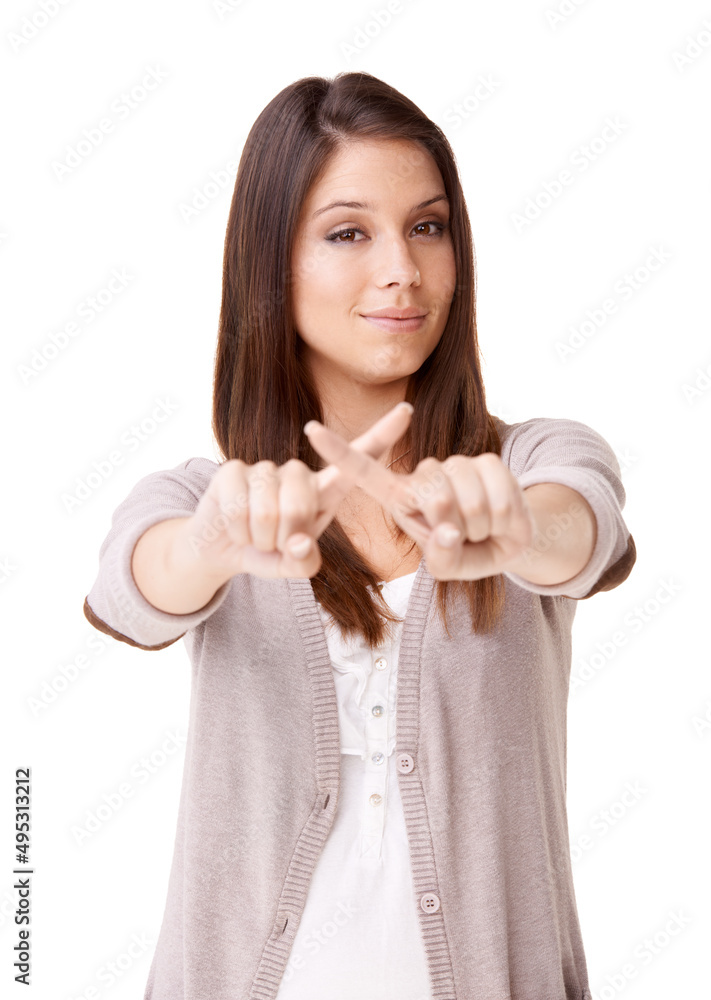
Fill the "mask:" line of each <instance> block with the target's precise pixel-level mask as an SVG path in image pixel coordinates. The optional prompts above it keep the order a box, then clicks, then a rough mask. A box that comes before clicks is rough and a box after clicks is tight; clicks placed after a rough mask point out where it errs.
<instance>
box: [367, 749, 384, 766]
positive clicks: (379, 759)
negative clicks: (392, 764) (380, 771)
mask: <svg viewBox="0 0 711 1000" xmlns="http://www.w3.org/2000/svg"><path fill="white" fill-rule="evenodd" d="M370 759H371V760H372V762H373V763H374V764H382V763H383V761H384V760H385V754H384V753H381V752H380V751H379V750H378V752H377V753H374V754H373V756H372V757H371V758H370Z"/></svg>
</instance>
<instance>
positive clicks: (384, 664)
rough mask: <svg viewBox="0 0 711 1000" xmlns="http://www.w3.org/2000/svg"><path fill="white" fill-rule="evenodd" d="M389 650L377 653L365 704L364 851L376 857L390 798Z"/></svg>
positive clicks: (378, 853) (362, 852)
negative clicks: (366, 709)
mask: <svg viewBox="0 0 711 1000" xmlns="http://www.w3.org/2000/svg"><path fill="white" fill-rule="evenodd" d="M389 654H390V649H389V647H386V648H385V649H384V650H380V651H378V653H377V655H375V656H374V659H373V670H371V672H370V675H369V677H368V684H367V687H366V695H365V704H366V705H369V706H370V707H369V709H368V711H367V715H366V720H365V743H366V751H365V767H364V782H365V784H364V789H365V803H364V817H363V826H362V836H361V854H362V855H363V856H367V857H371V858H375V859H376V860H377V859H379V858H380V852H381V847H382V840H383V829H384V825H385V806H386V802H387V785H388V753H387V750H388V728H389V725H388V724H389V721H390V716H391V713H390V712H389V710H388V705H389V701H388V687H389V683H390V671H389V670H388V667H389V665H390V656H389Z"/></svg>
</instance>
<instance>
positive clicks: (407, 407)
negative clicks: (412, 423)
mask: <svg viewBox="0 0 711 1000" xmlns="http://www.w3.org/2000/svg"><path fill="white" fill-rule="evenodd" d="M397 405H398V407H400V409H403V410H409V411H410V413H414V412H415V407H414V406H413V405H412V403H406V402H405V401H404V400H403V402H402V403H398V404H397Z"/></svg>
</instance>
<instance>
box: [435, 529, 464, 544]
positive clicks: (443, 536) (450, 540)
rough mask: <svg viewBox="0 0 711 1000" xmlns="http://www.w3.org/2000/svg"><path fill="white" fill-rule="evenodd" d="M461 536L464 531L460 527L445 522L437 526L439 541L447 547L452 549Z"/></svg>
mask: <svg viewBox="0 0 711 1000" xmlns="http://www.w3.org/2000/svg"><path fill="white" fill-rule="evenodd" d="M461 537H462V533H461V531H460V530H459V529H458V528H453V527H451V526H449V525H443V524H440V526H439V527H438V528H437V542H438V543H439V544H440V545H444V546H445V548H447V549H451V548H452V546H453V545H454V544H455V543H456V542H457V541H458V540H459V539H460V538H461Z"/></svg>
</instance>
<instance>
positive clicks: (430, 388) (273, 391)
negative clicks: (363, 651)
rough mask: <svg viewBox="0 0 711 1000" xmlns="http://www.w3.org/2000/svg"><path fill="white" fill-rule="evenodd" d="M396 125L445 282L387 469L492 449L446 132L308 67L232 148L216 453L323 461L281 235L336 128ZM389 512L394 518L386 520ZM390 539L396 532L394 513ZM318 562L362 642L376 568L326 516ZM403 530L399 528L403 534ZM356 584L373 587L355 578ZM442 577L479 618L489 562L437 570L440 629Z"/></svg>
mask: <svg viewBox="0 0 711 1000" xmlns="http://www.w3.org/2000/svg"><path fill="white" fill-rule="evenodd" d="M373 138H385V139H405V140H408V141H409V142H413V143H416V144H418V145H420V147H422V148H424V149H426V150H427V151H428V152H429V153H430V154H431V155H432V157H433V158H434V160H435V162H436V164H437V166H438V168H439V170H440V173H441V175H442V179H443V181H444V187H445V191H446V194H447V197H448V198H449V203H450V232H451V239H452V244H453V249H454V255H455V261H456V275H457V281H456V287H455V294H454V298H453V299H452V302H451V306H450V311H449V317H448V319H447V324H446V326H445V329H444V332H443V333H442V336H441V338H440V340H439V343H438V344H437V346H436V348H435V349H434V350H433V351H432V353H431V354H430V356H429V357H428V358H427V360H426V361H425V362H424V363H423V364H422V366H421V367H420V368H419V369H418V371H416V372H414V373H413V374H412V375H411V376H410V379H409V383H408V389H407V394H406V399H407V401H408V402H410V403H412V404H413V406H414V408H415V410H414V413H413V415H412V418H411V421H410V425H409V426H408V429H407V431H406V432H405V434H404V435H403V437H402V438H401V439H400V441H399V442H397V443H396V445H395V446H394V449H393V454H396V455H398V456H399V455H400V453H401V452H407V455H406V456H405V458H406V461H401V462H399V463H398V465H397V467H396V468H397V471H402V472H405V473H411V472H412V471H413V470H414V469H415V468H416V466H417V463H418V462H420V461H421V460H422V459H424V458H426V457H428V456H432V457H434V458H436V459H438V460H439V461H441V462H443V461H444V460H445V459H446V458H448V457H449V456H450V455H455V454H459V455H462V454H463V455H471V456H475V455H480V454H482V453H483V452H494V453H495V454H497V455H500V454H501V443H500V440H499V435H498V433H497V428H496V424H495V422H494V418H493V417H492V416H491V415H490V414H489V413H488V411H487V408H486V401H485V394H484V385H483V381H482V375H481V370H480V362H479V346H478V342H477V331H476V274H475V261H474V246H473V242H472V235H471V227H470V224H469V217H468V215H467V210H466V204H465V201H464V194H463V192H462V187H461V183H460V180H459V176H458V172H457V167H456V163H455V159H454V154H453V152H452V149H451V147H450V145H449V142H448V141H447V138H446V136H445V135H444V133H443V132H442V130H441V129H440V128H439V126H438V125H436V124H435V123H434V122H432V121H430V119H429V118H427V116H426V115H425V114H424V113H423V112H422V111H420V109H419V108H418V107H417V106H416V105H415V104H413V103H412V102H411V101H410V100H408V98H406V97H405V96H404V95H403V94H401V93H399V92H398V91H397V90H395V89H394V88H393V87H390V86H389V85H388V84H386V83H384V82H383V81H382V80H379V79H378V78H377V77H374V76H372V75H371V74H370V73H365V72H355V73H346V72H343V73H338V74H337V76H335V77H334V78H333V79H326V78H324V77H318V76H311V77H304V78H303V79H301V80H297V81H296V82H295V83H292V84H290V85H289V86H287V87H285V88H284V89H283V90H282V91H281V92H280V93H279V94H277V95H276V97H274V99H273V100H271V101H270V102H269V104H268V105H267V106H266V107H265V108H264V110H263V111H262V112H261V114H260V115H259V117H258V118H257V119H256V121H255V122H254V124H253V126H252V128H251V130H250V132H249V135H248V136H247V140H246V142H245V145H244V149H243V151H242V156H241V159H240V163H239V169H238V171H237V178H236V181H235V188H234V194H233V196H232V204H231V206H230V213H229V219H228V222H227V232H226V236H225V248H224V265H223V279H222V302H221V308H220V319H219V333H218V342H217V350H216V355H215V371H214V386H213V390H214V392H213V417H212V429H213V433H214V435H215V438H216V440H217V444H218V446H219V448H220V450H221V452H222V454H223V455H224V457H225V460H228V459H234V458H239V459H241V460H242V461H243V462H245V463H246V464H248V465H253V464H254V463H256V462H259V461H262V460H265V459H266V460H271V461H272V462H274V463H275V464H276V465H283V464H284V463H285V462H287V461H288V460H289V459H290V458H298V459H300V460H301V461H302V462H304V463H305V464H306V465H308V466H309V468H311V469H313V470H314V471H317V470H318V469H320V468H322V467H323V465H324V463H323V460H322V459H321V457H320V456H319V455H318V453H317V452H316V451H315V450H314V449H313V448H312V447H311V445H310V443H309V441H308V438H307V436H306V435H305V434H304V433H303V426H304V424H305V423H306V422H307V421H309V420H312V419H314V420H318V421H320V422H321V423H323V422H324V415H323V411H322V408H321V403H320V400H319V396H318V393H317V390H316V387H315V385H314V383H313V381H312V379H311V378H310V376H309V372H308V370H307V368H306V366H305V365H304V363H303V358H302V350H301V348H302V345H303V341H302V340H301V338H300V337H299V334H298V332H297V330H296V328H295V325H294V320H293V313H292V303H291V297H290V287H289V286H290V275H291V259H292V248H293V245H294V237H295V234H296V230H297V223H298V220H299V214H300V211H301V208H302V205H303V203H304V200H305V198H306V196H307V193H308V192H309V190H310V188H311V185H312V184H313V183H314V182H315V181H317V180H318V178H319V176H320V175H321V173H322V172H323V170H324V169H325V168H326V166H327V164H328V161H329V158H330V157H331V156H332V155H333V154H334V153H335V152H337V151H338V149H339V148H340V147H341V145H342V144H343V143H344V142H347V141H352V140H356V141H357V140H358V139H363V140H364V139H373ZM393 523H394V522H393ZM394 529H395V535H396V539H397V541H398V543H400V542H401V541H402V540H403V539H405V538H406V537H407V533H406V532H405V531H403V529H402V528H400V526H399V525H397V524H394ZM318 543H319V547H320V550H321V555H322V566H321V569H320V570H319V572H318V573H317V574H316V576H314V577H312V578H311V584H312V587H313V591H314V595H315V597H316V599H317V600H318V601H320V602H321V605H322V606H323V608H324V609H325V610H326V611H328V612H329V613H330V614H331V615H332V617H333V619H334V620H335V621H336V622H337V623H338V625H339V626H340V628H341V632H342V634H343V635H344V636H351V635H360V636H362V637H364V639H365V641H366V642H367V643H368V645H369V646H370V647H371V648H373V647H375V646H378V645H380V644H381V643H382V642H383V639H384V636H385V633H386V631H388V630H389V626H387V625H386V624H385V621H384V620H387V621H389V622H399V621H402V619H401V618H398V617H397V616H395V615H394V614H393V612H392V611H390V609H389V608H388V607H387V605H386V604H385V602H384V601H383V599H382V597H381V596H380V594H379V591H378V590H377V589H376V585H377V583H378V579H377V577H376V576H375V575H374V574H373V572H372V571H371V569H370V568H369V566H368V564H367V563H366V562H365V560H364V559H363V558H362V556H361V555H360V553H359V552H358V550H357V549H356V548H355V546H354V545H353V543H352V542H351V541H350V539H349V538H348V536H347V535H346V533H345V532H344V530H343V528H342V527H341V525H340V524H339V522H338V518H337V517H334V518H333V519H332V521H331V522H330V524H329V525H328V527H327V528H326V529H325V530H324V532H323V533H322V534H321V535H320V537H319V539H318ZM414 544H415V543H414V542H413V545H414ZM368 585H370V586H371V587H372V588H373V594H372V596H371V593H370V592H369V591H368V589H367V587H368ZM450 588H454V589H455V591H456V592H458V593H462V594H466V595H467V597H468V599H469V606H470V612H471V620H472V631H477V632H482V631H489V630H490V629H491V628H493V627H494V625H495V624H496V622H497V620H498V618H499V615H500V613H501V611H502V608H503V600H504V588H503V585H502V579H501V576H500V575H497V576H490V577H486V578H484V579H480V580H473V581H460V580H456V581H442V580H438V581H437V606H438V609H439V612H440V614H441V616H442V620H443V623H444V627H445V630H446V631H447V634H448V635H449V629H448V626H447V607H446V605H447V594H448V591H449V589H450Z"/></svg>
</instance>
